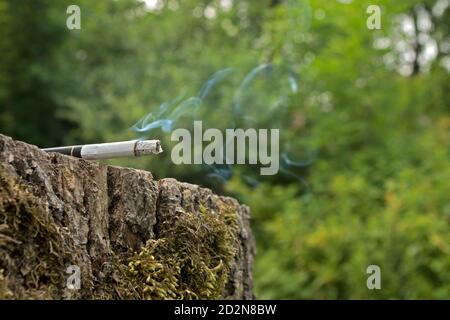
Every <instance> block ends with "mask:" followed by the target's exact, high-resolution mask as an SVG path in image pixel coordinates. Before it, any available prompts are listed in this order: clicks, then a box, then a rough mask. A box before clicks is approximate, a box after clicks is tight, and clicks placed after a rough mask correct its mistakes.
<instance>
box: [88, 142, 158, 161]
mask: <svg viewBox="0 0 450 320" xmlns="http://www.w3.org/2000/svg"><path fill="white" fill-rule="evenodd" d="M161 152H162V148H161V143H160V141H159V140H131V141H120V142H112V143H99V144H88V145H84V146H83V147H82V149H81V157H82V158H83V159H87V160H96V159H110V158H123V157H137V156H141V155H146V154H158V153H161Z"/></svg>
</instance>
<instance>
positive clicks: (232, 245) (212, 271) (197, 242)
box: [105, 204, 237, 299]
mask: <svg viewBox="0 0 450 320" xmlns="http://www.w3.org/2000/svg"><path fill="white" fill-rule="evenodd" d="M236 218H237V215H236V212H235V211H233V209H232V208H231V207H229V206H226V205H225V204H224V205H223V206H222V210H221V212H220V213H212V212H208V211H207V210H206V209H205V207H203V206H202V207H201V208H200V210H199V213H185V214H181V215H180V216H178V217H177V219H176V221H175V223H174V224H173V227H171V229H170V230H168V232H166V233H165V234H166V235H167V236H166V237H165V238H161V239H157V240H149V241H148V242H147V243H146V245H145V246H144V247H143V248H142V249H141V250H140V251H139V252H136V253H134V254H133V255H131V256H130V257H128V259H126V260H125V261H123V262H119V263H116V264H115V266H114V269H115V271H114V272H115V275H114V276H113V278H115V279H116V283H115V285H114V292H115V294H116V295H117V297H119V298H122V299H217V298H220V297H221V296H222V294H223V291H224V288H225V285H226V282H227V279H228V276H229V272H230V268H231V263H232V261H233V258H234V256H235V254H236V248H237V244H236V241H237V239H236V230H237V220H236ZM105 291H110V290H105Z"/></svg>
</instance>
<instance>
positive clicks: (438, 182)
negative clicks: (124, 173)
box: [0, 0, 450, 299]
mask: <svg viewBox="0 0 450 320" xmlns="http://www.w3.org/2000/svg"><path fill="white" fill-rule="evenodd" d="M70 4H77V5H78V6H80V8H81V30H68V29H67V28H66V19H67V17H68V15H67V14H66V8H67V6H68V5H70ZM370 4H377V5H379V6H380V7H381V10H382V16H381V18H382V29H381V30H369V29H368V28H367V27H366V20H367V18H368V16H369V15H368V14H367V13H366V9H367V7H368V6H369V5H370ZM448 5H449V1H447V0H396V1H394V0H391V1H389V0H377V1H366V0H360V1H356V0H353V1H352V0H345V1H344V0H339V1H338V0H309V1H307V0H285V1H283V0H261V1H250V0H240V1H236V0H234V1H233V0H200V1H199V0H196V1H194V0H183V1H181V0H149V1H147V3H146V4H145V3H142V2H139V1H135V0H121V1H118V0H117V1H88V0H77V1H75V2H74V1H66V0H62V1H51V0H33V1H31V0H30V1H13V0H0V132H1V133H3V134H7V135H10V136H12V137H14V138H15V139H19V140H23V141H26V142H29V143H33V144H37V145H39V146H41V147H45V146H56V145H60V144H81V143H89V142H100V141H113V140H125V139H131V138H136V137H137V133H136V132H133V130H130V127H132V125H133V124H135V123H136V122H138V121H139V119H142V118H143V117H144V116H146V115H147V114H148V113H149V112H155V111H157V110H160V109H159V108H160V107H159V106H160V105H161V104H162V103H164V102H165V101H171V100H173V99H175V98H177V97H184V98H183V99H186V98H188V97H189V96H194V97H195V96H196V95H197V96H198V94H197V93H198V92H199V89H200V88H201V87H202V85H203V84H204V83H205V81H206V80H207V79H208V78H209V77H210V75H211V74H214V73H215V72H217V71H218V70H223V68H227V67H231V68H232V70H233V72H230V75H229V76H227V77H225V78H224V80H223V81H218V84H217V85H216V86H215V87H214V90H211V91H210V93H209V94H208V95H207V97H205V98H204V99H202V101H201V108H199V109H198V110H199V111H198V113H196V114H195V117H197V118H198V119H202V120H203V121H204V123H207V124H208V126H211V127H219V128H232V127H233V126H236V127H249V126H252V127H264V128H267V127H274V128H280V129H281V134H282V150H281V151H282V152H283V155H284V157H283V159H284V162H283V166H282V172H281V173H280V174H278V175H276V176H274V177H271V178H270V179H265V180H263V179H261V177H260V176H258V175H257V173H258V171H257V169H256V168H254V167H249V166H237V167H235V168H211V167H202V166H175V165H173V164H171V161H170V152H166V153H165V154H164V155H163V156H161V157H158V158H151V159H150V158H145V159H144V158H143V159H128V160H121V161H115V162H112V163H115V164H121V165H127V166H134V167H139V168H143V169H147V170H150V171H152V172H153V173H154V174H155V175H156V176H157V177H158V178H161V177H168V176H170V177H175V178H178V179H181V180H185V181H190V182H194V183H200V184H202V185H205V186H208V187H211V188H213V189H215V190H216V192H219V193H228V194H231V195H233V196H235V197H237V198H238V199H240V200H241V201H242V202H244V203H246V204H248V205H249V206H250V207H251V209H252V219H253V225H252V226H253V230H254V232H255V236H256V240H257V246H258V254H257V257H256V265H255V286H256V295H257V297H258V298H283V299H296V298H441V299H445V298H449V297H450V294H449V293H450V272H449V271H450V228H449V223H450V197H449V195H450V161H449V160H450V157H449V156H450V154H449V151H450V150H449V146H450V114H449V111H450V110H449V106H450V95H449V92H450V81H449V80H450V79H449V70H450V55H449V54H450V37H449V32H450V30H449V27H450V23H449V22H450V9H448ZM264 64H270V65H271V66H272V67H271V68H270V70H268V71H267V72H266V70H264V72H260V73H257V77H256V78H255V79H256V80H255V81H254V82H252V84H251V85H249V86H246V85H245V83H244V85H243V83H242V79H244V78H245V76H246V75H248V74H249V73H250V74H251V72H252V70H253V71H255V69H254V68H255V67H256V68H257V67H258V66H260V65H264ZM256 70H258V69H256ZM214 79H217V78H214ZM200 92H201V91H200ZM230 106H232V108H230ZM187 110H191V109H187ZM187 113H190V112H187ZM185 118H186V117H185ZM183 121H184V122H183V123H178V124H177V125H179V126H181V125H186V124H187V123H189V122H191V121H192V119H191V118H186V119H184V120H183ZM148 134H149V135H150V136H152V137H155V138H160V139H163V141H164V145H165V146H166V147H165V148H166V150H167V151H170V147H169V146H170V141H169V137H170V134H169V133H167V132H164V131H163V130H161V129H160V128H157V129H155V130H152V131H151V132H148ZM370 264H377V265H379V266H380V268H381V272H382V289H381V290H368V289H367V287H366V279H367V276H368V275H367V274H366V268H367V266H368V265H370Z"/></svg>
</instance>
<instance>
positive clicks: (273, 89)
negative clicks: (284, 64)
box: [131, 64, 315, 187]
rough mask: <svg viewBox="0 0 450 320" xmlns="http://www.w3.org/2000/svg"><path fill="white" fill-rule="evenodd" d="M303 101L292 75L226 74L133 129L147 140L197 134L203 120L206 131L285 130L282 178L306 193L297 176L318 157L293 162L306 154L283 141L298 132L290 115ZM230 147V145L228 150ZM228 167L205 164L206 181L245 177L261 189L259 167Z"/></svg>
mask: <svg viewBox="0 0 450 320" xmlns="http://www.w3.org/2000/svg"><path fill="white" fill-rule="evenodd" d="M213 93H214V94H213ZM298 95H299V85H298V81H297V77H296V75H295V73H293V72H292V71H291V70H287V71H286V70H283V69H282V68H277V67H275V66H273V65H271V64H262V65H258V66H257V67H255V68H254V69H252V70H250V72H248V73H247V74H245V75H244V76H243V77H241V76H240V73H239V72H238V71H237V70H235V69H232V68H225V69H222V70H219V71H217V72H216V73H214V74H213V75H212V76H210V77H209V78H208V79H207V80H206V81H205V82H204V84H203V85H202V86H201V87H200V89H199V90H198V92H197V94H196V95H193V96H186V95H180V96H178V97H177V98H175V99H173V100H170V101H167V102H164V103H162V104H161V105H160V106H159V108H157V109H156V110H155V111H152V112H150V113H148V114H147V115H145V116H144V117H143V118H141V119H140V120H139V121H137V122H136V123H135V124H134V125H133V126H132V127H131V129H132V130H133V131H134V132H136V133H137V134H139V138H142V139H143V138H147V137H149V136H150V135H153V134H154V132H155V130H161V131H162V132H163V133H164V134H170V133H171V132H172V131H173V130H175V129H176V128H180V127H181V128H185V129H187V130H189V131H192V130H193V128H192V124H193V122H194V120H202V121H203V126H204V127H205V128H204V129H208V128H221V129H222V130H224V129H226V128H242V129H247V128H255V129H269V128H276V129H280V134H281V135H282V137H281V139H280V145H279V149H280V152H281V154H280V171H279V174H282V175H283V176H284V177H285V178H286V179H287V180H289V181H296V182H298V183H300V184H301V185H302V186H304V187H305V186H306V185H307V184H306V182H305V180H304V179H303V178H302V176H301V174H300V173H299V172H298V171H302V170H305V168H307V167H308V166H310V165H311V164H312V163H313V162H314V158H315V157H312V156H307V157H306V159H300V160H298V158H297V160H294V159H295V158H296V157H295V156H291V155H299V154H305V150H295V148H293V147H292V146H293V145H295V143H293V142H292V141H290V140H289V137H283V132H288V131H292V130H293V129H292V128H290V127H289V123H288V122H289V120H290V119H291V113H292V112H295V111H296V109H298V106H296V105H295V104H293V100H294V98H295V97H297V98H298ZM229 142H230V141H226V142H225V146H227V145H228V144H229ZM249 152H252V151H249ZM253 152H255V151H253ZM219 156H220V157H221V158H222V159H225V150H223V149H221V150H220V151H219ZM223 163H224V164H211V165H206V164H204V165H203V166H202V168H203V171H204V175H205V177H207V178H208V179H212V180H216V181H218V182H220V183H226V182H227V181H228V180H229V179H230V178H231V177H232V176H233V175H234V174H240V176H241V177H242V179H243V180H244V181H245V182H246V183H248V184H249V185H251V186H257V185H258V184H259V183H260V182H261V179H262V177H261V176H259V175H258V174H257V170H255V168H254V167H255V166H254V165H250V164H247V165H239V167H240V168H239V170H235V166H236V165H230V164H225V163H226V161H223ZM237 172H239V173H237Z"/></svg>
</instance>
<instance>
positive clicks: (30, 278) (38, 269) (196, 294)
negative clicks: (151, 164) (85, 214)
mask: <svg viewBox="0 0 450 320" xmlns="http://www.w3.org/2000/svg"><path fill="white" fill-rule="evenodd" d="M170 225H171V227H170V229H168V230H165V232H164V238H160V239H153V240H149V241H148V242H147V243H146V245H145V246H143V247H142V248H141V249H140V251H139V252H135V253H132V254H121V255H120V256H114V255H113V257H112V259H111V261H110V263H109V264H108V267H106V268H105V270H102V273H103V274H104V277H102V280H101V281H99V282H100V283H97V284H96V287H95V289H94V287H92V286H90V285H89V283H86V282H83V285H82V291H83V290H86V291H83V292H79V293H78V294H79V295H78V296H82V297H84V298H97V299H216V298H220V297H222V295H223V292H224V289H225V285H226V283H227V280H228V278H229V273H230V269H231V265H232V263H233V259H234V257H235V255H236V250H237V248H238V245H237V213H236V212H235V208H234V207H233V206H230V205H228V204H226V203H225V202H223V203H221V204H220V210H219V212H217V213H215V212H210V211H208V210H207V209H206V208H205V207H204V206H201V207H200V209H199V212H191V213H183V214H180V215H179V216H177V217H176V218H175V221H174V223H173V224H172V223H171V224H170ZM167 228H169V227H167ZM80 250H81V248H80V246H79V245H78V246H77V245H75V244H74V239H73V238H72V236H71V235H70V234H69V233H68V230H65V229H64V228H62V227H61V226H60V225H59V223H57V221H55V220H54V217H53V215H52V212H51V210H50V208H49V207H48V203H46V202H45V200H44V199H40V198H39V197H37V196H36V195H34V194H33V193H32V190H31V189H29V188H28V187H27V184H26V183H25V182H24V181H22V180H20V178H11V177H9V176H5V175H4V174H3V170H0V299H7V298H16V299H17V298H18V299H61V298H63V297H64V294H65V289H64V288H65V281H66V276H67V274H66V273H65V270H66V268H65V267H66V265H68V264H72V263H73V262H74V259H76V256H77V255H78V254H80ZM83 281H85V280H83ZM93 289H94V290H93Z"/></svg>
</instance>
